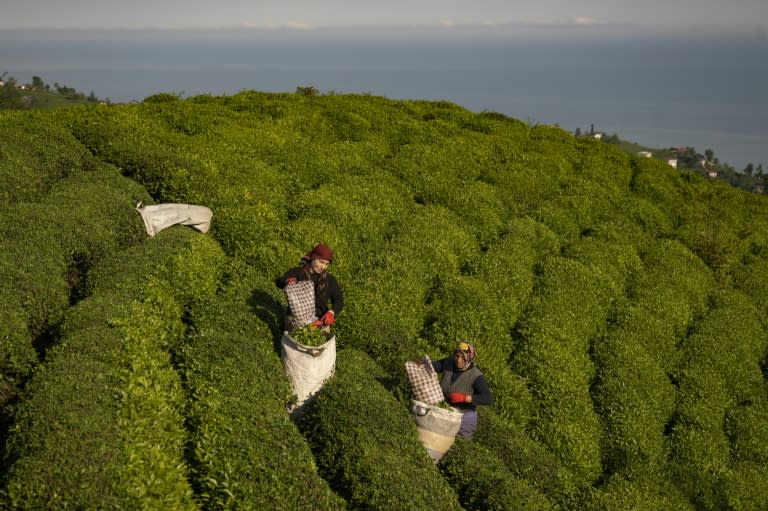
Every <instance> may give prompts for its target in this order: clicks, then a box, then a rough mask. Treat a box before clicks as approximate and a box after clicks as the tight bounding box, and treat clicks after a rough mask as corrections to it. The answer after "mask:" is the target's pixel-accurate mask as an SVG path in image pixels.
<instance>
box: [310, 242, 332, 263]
mask: <svg viewBox="0 0 768 511" xmlns="http://www.w3.org/2000/svg"><path fill="white" fill-rule="evenodd" d="M308 255H309V260H310V261H312V260H313V259H325V260H326V261H328V262H329V263H330V262H333V250H331V247H329V246H328V245H326V244H325V243H320V244H319V245H315V248H313V249H312V251H311V252H310V253H309V254H308Z"/></svg>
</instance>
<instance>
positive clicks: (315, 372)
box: [280, 332, 336, 410]
mask: <svg viewBox="0 0 768 511" xmlns="http://www.w3.org/2000/svg"><path fill="white" fill-rule="evenodd" d="M280 345H281V348H280V351H281V357H282V359H283V365H284V366H285V372H286V374H287V375H288V379H289V380H291V384H292V385H293V390H294V392H295V393H296V397H297V399H298V400H297V402H296V406H295V407H294V410H295V409H298V408H300V407H301V406H302V405H304V403H305V402H307V401H308V400H309V399H310V398H312V397H313V396H314V395H315V394H316V393H317V392H318V391H319V390H320V389H321V388H322V387H323V385H324V384H325V382H326V381H327V380H328V379H329V378H330V377H331V376H333V373H334V371H335V369H336V336H333V337H331V338H330V340H328V342H326V343H325V344H323V345H321V346H307V345H305V344H301V343H298V342H296V341H295V340H294V339H293V337H291V336H290V334H289V333H288V332H283V338H282V341H281V343H280Z"/></svg>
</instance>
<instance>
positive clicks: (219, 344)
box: [175, 299, 345, 510]
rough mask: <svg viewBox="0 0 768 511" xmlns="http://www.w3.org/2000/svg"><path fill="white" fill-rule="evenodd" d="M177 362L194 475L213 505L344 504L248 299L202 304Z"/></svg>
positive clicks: (206, 505)
mask: <svg viewBox="0 0 768 511" xmlns="http://www.w3.org/2000/svg"><path fill="white" fill-rule="evenodd" d="M188 320H189V321H190V322H191V323H192V324H193V325H194V326H193V328H191V330H190V332H189V334H188V336H187V340H186V341H185V343H184V345H183V346H182V347H181V348H180V349H179V350H178V351H177V353H176V357H175V358H176V360H177V363H178V365H179V368H180V372H181V374H182V378H183V381H184V385H185V387H186V393H187V396H188V399H187V407H186V411H185V417H186V418H185V420H186V424H187V429H188V432H189V446H190V447H189V450H190V451H191V456H190V459H189V464H190V467H191V474H190V478H191V480H192V485H193V487H194V489H195V494H196V496H197V502H198V504H199V505H200V506H201V507H202V508H203V509H207V510H217V509H274V510H280V509H285V510H324V509H345V501H344V500H343V499H341V498H340V497H338V496H337V495H335V494H333V492H332V491H331V490H330V488H329V486H328V484H327V483H326V482H325V480H323V479H322V478H321V477H320V476H319V475H318V473H317V468H316V467H315V463H314V460H313V457H312V452H311V451H310V449H309V446H308V444H307V442H306V441H305V440H304V438H303V437H302V436H301V434H300V433H299V431H298V430H297V429H296V427H295V426H294V424H293V423H292V422H291V421H290V419H289V417H288V414H287V412H286V406H285V405H286V403H287V402H288V401H289V400H290V398H291V395H292V391H291V389H290V387H289V384H288V380H287V378H286V377H285V372H284V370H283V367H282V364H281V362H280V358H279V357H278V355H277V354H276V353H275V350H274V348H273V345H272V341H271V339H272V333H271V332H270V331H269V330H268V329H267V328H266V326H265V323H264V322H262V321H259V320H258V319H257V316H256V315H255V314H254V311H253V310H251V308H249V307H248V306H246V305H245V303H244V302H235V301H224V300H219V299H215V300H214V299H211V300H203V301H199V302H196V303H194V304H193V305H192V307H191V308H190V310H189V316H188Z"/></svg>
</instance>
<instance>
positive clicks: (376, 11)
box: [0, 0, 768, 31]
mask: <svg viewBox="0 0 768 511" xmlns="http://www.w3.org/2000/svg"><path fill="white" fill-rule="evenodd" d="M0 12H2V16H0V30H2V29H12V28H116V27H121V28H229V27H234V26H245V27H271V28H275V27H293V28H297V29H299V28H303V29H311V28H323V27H337V26H358V25H368V26H370V25H436V26H442V27H444V28H446V29H448V28H451V27H453V26H455V25H483V26H488V25H493V24H502V25H512V26H519V25H528V24H532V25H536V26H568V25H577V26H580V27H588V26H592V25H601V26H605V25H623V26H640V27H662V28H664V27H676V28H680V27H713V28H718V27H719V28H724V29H730V28H738V29H750V30H757V31H764V30H766V28H767V27H768V0H728V1H726V0H526V1H520V0H377V1H375V2H372V1H366V0H322V1H320V0H218V1H211V0H132V1H126V0H0Z"/></svg>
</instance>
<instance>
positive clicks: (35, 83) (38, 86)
mask: <svg viewBox="0 0 768 511" xmlns="http://www.w3.org/2000/svg"><path fill="white" fill-rule="evenodd" d="M32 87H33V88H34V89H35V90H43V89H45V82H44V81H43V79H42V78H40V77H39V76H33V77H32Z"/></svg>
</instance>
